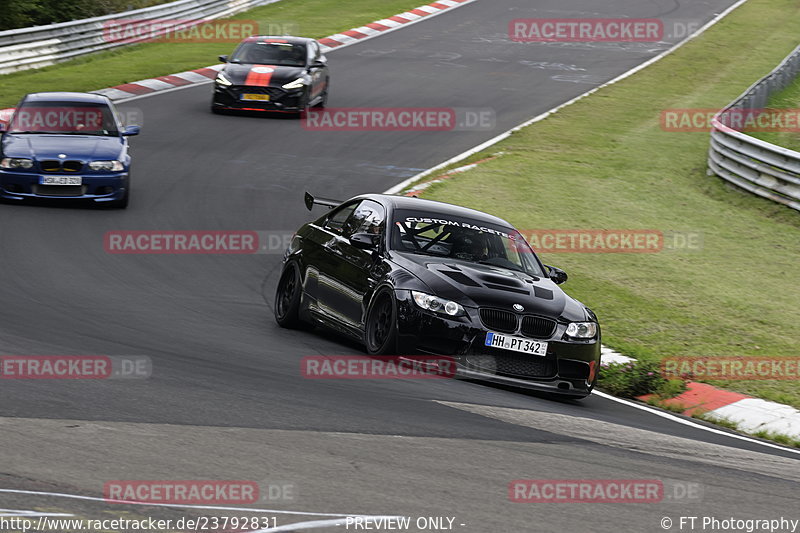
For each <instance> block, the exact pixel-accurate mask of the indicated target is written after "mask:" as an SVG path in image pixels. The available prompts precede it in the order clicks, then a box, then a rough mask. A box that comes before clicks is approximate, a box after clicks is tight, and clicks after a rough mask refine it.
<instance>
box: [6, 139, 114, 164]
mask: <svg viewBox="0 0 800 533" xmlns="http://www.w3.org/2000/svg"><path fill="white" fill-rule="evenodd" d="M122 148H123V141H122V139H120V138H119V137H100V136H92V135H86V136H82V135H53V134H41V135H37V134H35V133H24V134H20V135H14V134H13V133H9V134H6V135H5V136H3V155H4V156H6V157H29V158H33V159H36V160H39V161H41V160H44V159H58V155H59V154H66V155H67V159H82V160H87V161H88V160H110V159H121V158H122V155H121V152H122Z"/></svg>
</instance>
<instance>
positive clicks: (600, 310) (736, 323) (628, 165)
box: [424, 0, 800, 407]
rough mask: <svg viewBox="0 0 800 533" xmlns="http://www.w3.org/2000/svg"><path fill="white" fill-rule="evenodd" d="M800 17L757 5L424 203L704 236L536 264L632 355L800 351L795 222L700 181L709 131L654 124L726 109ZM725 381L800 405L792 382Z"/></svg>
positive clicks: (792, 5) (528, 134) (774, 58)
mask: <svg viewBox="0 0 800 533" xmlns="http://www.w3.org/2000/svg"><path fill="white" fill-rule="evenodd" d="M798 15H800V5H798V4H797V3H796V2H794V1H792V0H751V1H750V2H748V3H747V4H745V5H743V6H742V7H740V8H739V9H737V10H736V11H734V12H733V13H732V14H731V15H729V16H728V17H726V18H725V19H724V20H723V21H721V22H720V23H719V24H717V25H716V26H714V27H713V28H711V29H710V30H709V31H708V32H706V33H705V34H704V35H703V36H701V37H700V38H698V39H696V40H694V41H692V42H690V43H689V44H687V45H686V46H684V47H683V48H681V49H680V50H678V51H677V52H676V53H674V54H672V55H670V56H668V57H666V58H665V59H663V60H661V61H659V62H657V63H656V64H654V65H652V66H650V67H648V68H647V69H645V70H643V71H641V72H639V73H637V74H636V75H634V76H632V77H630V78H627V79H626V80H624V81H622V82H620V83H618V84H615V85H613V86H610V87H606V88H604V89H602V90H600V91H598V92H597V93H595V94H594V95H592V96H590V97H588V98H585V99H583V100H581V101H579V102H578V103H576V104H574V105H571V106H569V107H567V108H565V109H563V110H562V111H560V112H558V113H557V114H555V115H553V116H551V117H549V118H547V119H546V120H544V121H542V122H539V123H537V124H534V125H532V126H530V127H528V128H525V129H524V130H522V131H519V132H517V133H515V134H514V135H512V136H511V137H510V138H509V139H507V140H505V141H503V142H502V143H500V144H498V145H495V146H493V147H492V148H491V149H490V152H489V153H497V152H504V155H502V156H501V157H498V158H497V159H495V160H493V161H489V162H487V163H484V164H482V165H479V166H478V167H477V168H476V169H474V170H471V171H468V172H465V173H463V174H459V175H458V176H457V177H455V178H453V179H450V180H446V181H444V182H442V183H439V184H435V185H433V186H431V187H430V188H428V189H426V190H425V193H424V196H425V197H427V198H432V199H437V200H444V201H447V202H452V203H457V204H462V205H467V206H470V207H474V208H477V209H480V210H484V211H489V212H492V213H494V214H496V215H498V216H501V217H503V218H506V219H507V220H509V221H511V222H512V223H513V224H515V225H516V226H517V227H518V228H521V229H530V228H542V229H545V228H587V229H593V228H606V229H613V228H645V229H658V230H662V231H668V230H676V231H687V232H699V233H701V234H702V236H703V246H702V249H701V250H698V251H694V252H689V251H663V252H660V253H654V254H586V253H582V254H581V253H573V254H569V253H560V254H555V253H551V254H544V255H543V260H544V261H545V263H548V264H554V265H557V266H559V267H562V268H564V269H566V270H567V271H568V272H569V274H570V280H569V281H568V282H567V284H566V285H565V288H566V290H567V291H568V292H569V293H570V294H572V295H573V296H575V297H577V298H579V299H580V300H582V301H583V302H584V303H586V304H587V305H589V306H590V307H591V308H592V309H593V310H594V311H595V312H596V313H597V314H598V315H599V317H600V321H601V323H602V325H603V335H604V338H603V340H604V342H605V343H606V344H608V345H609V346H611V347H612V348H615V349H617V350H619V351H621V352H623V353H626V354H628V355H632V356H634V357H643V356H644V357H647V356H655V357H666V356H738V355H754V356H755V355H758V356H764V357H774V356H791V355H797V354H798V346H800V333H798V329H797V324H798V323H800V306H799V305H798V302H800V274H798V266H797V265H798V262H797V260H798V250H800V216H798V214H797V213H796V212H795V211H792V210H790V209H787V208H785V207H782V206H779V205H777V204H774V203H772V202H769V201H767V200H763V199H760V198H757V197H755V196H753V195H750V194H749V193H745V192H742V191H740V190H736V189H734V188H731V187H729V186H726V185H725V184H724V183H723V182H722V181H721V180H720V179H718V178H716V177H709V176H707V175H706V157H707V152H708V145H709V136H708V134H707V133H679V132H667V131H663V130H662V129H661V128H660V124H659V117H660V113H661V111H662V110H664V109H670V108H716V109H719V108H721V107H723V106H725V105H726V104H728V103H729V102H731V101H732V100H733V99H734V98H736V97H737V96H738V95H739V94H740V93H741V92H742V91H743V90H744V89H745V88H746V87H747V86H749V85H750V84H751V83H752V82H754V81H755V80H757V79H758V78H760V77H761V76H763V75H765V74H766V73H768V72H769V71H770V70H772V69H773V68H774V67H775V65H777V64H778V63H779V62H780V61H781V60H782V59H783V58H784V57H785V56H786V55H787V54H788V53H789V52H790V51H791V50H792V49H793V48H794V47H795V46H796V45H797V39H798V38H797V36H798V35H800V16H798ZM526 118H528V117H526V116H520V117H519V120H520V122H522V121H523V120H524V119H526ZM487 155H488V154H487V153H481V154H476V155H475V156H473V157H472V158H471V159H470V160H477V159H481V158H485V157H486V156H487ZM459 164H460V165H461V164H464V163H459ZM443 173H444V172H443ZM725 385H726V386H727V388H729V389H733V390H740V391H742V392H745V393H750V394H754V395H756V396H761V397H769V398H778V397H780V398H781V400H782V401H784V402H785V403H790V404H792V405H794V406H796V407H800V388H799V387H798V386H797V382H796V381H769V382H767V381H752V382H743V381H739V382H726V383H725Z"/></svg>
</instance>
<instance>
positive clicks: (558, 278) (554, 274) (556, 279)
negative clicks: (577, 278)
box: [545, 265, 569, 285]
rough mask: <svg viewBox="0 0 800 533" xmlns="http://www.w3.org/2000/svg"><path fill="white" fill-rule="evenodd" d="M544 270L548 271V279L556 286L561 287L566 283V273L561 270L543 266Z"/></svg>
mask: <svg viewBox="0 0 800 533" xmlns="http://www.w3.org/2000/svg"><path fill="white" fill-rule="evenodd" d="M545 268H547V270H548V277H549V278H550V280H551V281H552V282H553V283H555V284H556V285H561V284H562V283H566V282H567V279H568V278H569V276H567V273H566V272H564V271H563V270H561V269H560V268H556V267H554V266H550V265H545Z"/></svg>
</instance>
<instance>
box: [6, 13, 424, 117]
mask: <svg viewBox="0 0 800 533" xmlns="http://www.w3.org/2000/svg"><path fill="white" fill-rule="evenodd" d="M423 3H424V2H423V1H422V0H348V1H347V2H342V1H341V0H281V1H280V2H277V3H275V4H270V5H267V6H263V7H259V8H255V9H252V10H250V11H247V12H245V13H241V14H239V15H236V16H235V17H232V18H235V19H244V20H255V21H257V22H258V23H259V28H261V29H262V31H265V28H269V27H275V25H280V24H285V25H296V28H297V32H298V33H299V34H300V35H303V36H307V37H314V38H317V39H319V38H321V37H326V36H328V35H332V34H334V33H337V32H340V31H345V30H349V29H350V28H354V27H358V26H363V25H365V24H369V23H370V22H373V21H375V20H378V19H381V18H385V17H389V16H392V15H395V14H397V13H401V12H403V11H408V10H409V9H413V8H415V7H417V6H419V5H421V4H423ZM235 46H236V45H235V43H147V44H141V45H136V46H132V47H125V48H122V49H119V50H116V51H111V52H103V53H100V54H93V55H90V56H87V57H83V58H79V59H75V60H72V61H68V62H65V63H60V64H58V65H54V66H52V67H46V68H43V69H38V70H31V71H24V72H18V73H12V74H6V75H0V108H2V107H13V106H15V105H16V104H17V102H19V100H20V98H21V97H22V96H23V95H25V94H26V93H30V92H37V91H92V90H95V89H102V88H104V87H111V86H114V85H119V84H121V83H129V82H132V81H137V80H141V79H146V78H152V77H154V76H164V75H167V74H174V73H176V72H182V71H185V70H191V69H195V68H200V67H206V66H208V65H213V64H215V63H219V61H218V59H217V56H219V55H220V54H228V53H230V52H231V51H232V50H233V48H234V47H235Z"/></svg>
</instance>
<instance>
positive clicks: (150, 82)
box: [132, 78, 174, 91]
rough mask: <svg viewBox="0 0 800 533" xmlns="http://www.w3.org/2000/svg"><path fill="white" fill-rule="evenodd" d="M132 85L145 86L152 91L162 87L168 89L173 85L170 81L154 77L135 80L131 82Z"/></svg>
mask: <svg viewBox="0 0 800 533" xmlns="http://www.w3.org/2000/svg"><path fill="white" fill-rule="evenodd" d="M132 85H140V86H142V87H147V88H148V89H153V90H154V91H163V90H164V89H169V88H171V87H174V85H173V84H171V83H167V82H165V81H161V80H157V79H155V78H148V79H146V80H139V81H135V82H133V83H132Z"/></svg>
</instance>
